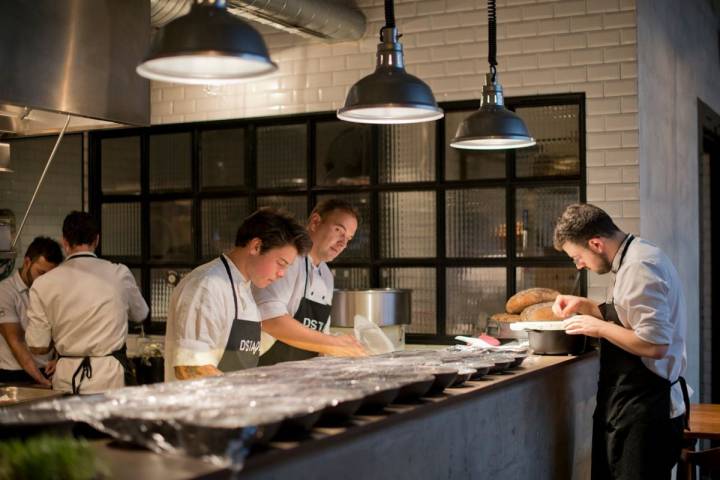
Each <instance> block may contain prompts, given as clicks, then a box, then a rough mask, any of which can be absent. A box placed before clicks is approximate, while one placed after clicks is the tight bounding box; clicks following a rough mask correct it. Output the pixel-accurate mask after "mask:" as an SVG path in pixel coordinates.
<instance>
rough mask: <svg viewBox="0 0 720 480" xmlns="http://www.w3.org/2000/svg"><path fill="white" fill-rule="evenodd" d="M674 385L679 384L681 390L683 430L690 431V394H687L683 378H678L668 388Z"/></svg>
mask: <svg viewBox="0 0 720 480" xmlns="http://www.w3.org/2000/svg"><path fill="white" fill-rule="evenodd" d="M676 383H679V384H680V390H682V395H683V403H684V404H685V415H684V417H685V418H684V423H685V430H690V393H689V392H688V387H687V382H686V381H685V377H682V376H680V377H678V378H677V380H675V381H674V382H672V383H671V384H670V386H671V387H672V386H673V385H675V384H676Z"/></svg>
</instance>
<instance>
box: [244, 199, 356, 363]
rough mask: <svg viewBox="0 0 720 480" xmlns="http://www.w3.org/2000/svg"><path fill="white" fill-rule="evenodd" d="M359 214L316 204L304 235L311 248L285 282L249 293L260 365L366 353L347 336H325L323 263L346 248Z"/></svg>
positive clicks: (327, 303)
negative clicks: (256, 314)
mask: <svg viewBox="0 0 720 480" xmlns="http://www.w3.org/2000/svg"><path fill="white" fill-rule="evenodd" d="M358 221H359V214H358V212H357V209H355V207H353V206H352V205H351V204H350V203H348V202H346V201H344V200H340V199H336V198H331V199H327V200H324V201H322V202H320V203H318V204H317V205H316V206H315V208H314V209H313V211H312V213H311V214H310V218H309V220H308V225H307V230H308V232H309V234H310V238H311V239H312V242H313V246H312V249H311V250H310V252H309V253H308V254H307V255H301V256H298V257H297V259H296V260H295V262H293V264H292V265H291V266H290V268H288V271H287V273H286V274H285V276H284V277H283V278H281V279H280V280H278V281H277V282H275V283H273V284H272V285H270V286H269V287H267V288H262V289H261V288H253V295H254V297H255V300H256V301H257V304H258V308H259V309H260V315H261V317H262V319H263V323H262V330H263V333H262V343H261V356H260V365H261V366H262V365H274V364H275V363H278V362H287V361H293V360H304V359H307V358H312V357H314V356H317V354H318V353H323V354H328V355H343V356H362V355H365V354H366V353H365V351H364V350H363V348H362V346H361V345H360V344H359V343H358V342H357V340H356V339H355V337H353V336H350V335H339V336H333V335H328V334H327V332H328V331H329V329H330V308H331V305H332V297H333V283H334V280H333V275H332V273H331V272H330V269H329V268H328V266H327V263H326V262H330V261H332V260H334V259H335V258H336V257H337V256H338V255H340V254H341V253H342V252H343V250H345V248H346V247H347V245H348V243H349V242H350V240H352V238H353V236H354V235H355V231H356V230H357V227H358Z"/></svg>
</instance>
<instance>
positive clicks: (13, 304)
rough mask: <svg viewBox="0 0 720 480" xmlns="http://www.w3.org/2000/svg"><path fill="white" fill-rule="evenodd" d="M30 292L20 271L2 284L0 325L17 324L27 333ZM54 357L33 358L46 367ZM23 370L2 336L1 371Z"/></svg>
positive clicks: (0, 338) (39, 356) (50, 354)
mask: <svg viewBox="0 0 720 480" xmlns="http://www.w3.org/2000/svg"><path fill="white" fill-rule="evenodd" d="M29 290H30V289H29V288H28V287H27V285H25V282H24V281H23V279H22V277H21V276H20V270H17V271H15V273H13V274H12V275H10V276H9V277H8V278H6V279H5V280H3V281H2V282H0V323H17V324H19V325H20V328H22V330H23V332H24V331H25V329H26V328H27V306H28V302H29V299H30V297H29V294H28V291H29ZM52 355H53V354H52V353H47V354H45V355H33V358H34V359H35V363H36V364H37V366H38V367H44V366H45V365H47V362H48V360H50V358H51V357H52ZM22 369H23V368H22V366H21V365H20V364H19V363H18V361H17V359H16V358H15V356H14V355H13V353H12V350H11V349H10V345H8V343H7V341H6V340H5V337H3V336H2V335H0V370H22Z"/></svg>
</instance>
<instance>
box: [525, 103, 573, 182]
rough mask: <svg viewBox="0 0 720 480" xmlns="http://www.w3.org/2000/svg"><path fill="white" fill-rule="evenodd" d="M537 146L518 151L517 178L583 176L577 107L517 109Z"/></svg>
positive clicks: (560, 106) (556, 106) (559, 106)
mask: <svg viewBox="0 0 720 480" xmlns="http://www.w3.org/2000/svg"><path fill="white" fill-rule="evenodd" d="M516 113H517V114H518V115H519V116H520V117H521V118H522V119H523V120H524V121H525V124H526V125H527V127H528V130H530V135H532V136H533V137H534V138H535V141H536V142H537V144H536V145H535V146H533V147H529V148H519V149H517V156H516V159H517V160H516V174H517V176H518V177H531V176H534V177H538V176H550V175H579V174H580V122H579V120H578V115H579V107H578V105H547V106H544V107H525V108H518V109H517V110H516Z"/></svg>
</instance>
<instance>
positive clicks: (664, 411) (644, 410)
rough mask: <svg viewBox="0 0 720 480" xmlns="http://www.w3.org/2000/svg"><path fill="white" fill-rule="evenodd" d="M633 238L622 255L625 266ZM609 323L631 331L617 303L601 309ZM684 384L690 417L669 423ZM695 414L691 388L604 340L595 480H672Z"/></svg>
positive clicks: (595, 418) (594, 453) (595, 429)
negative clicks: (677, 387)
mask: <svg viewBox="0 0 720 480" xmlns="http://www.w3.org/2000/svg"><path fill="white" fill-rule="evenodd" d="M633 239H634V238H633V237H632V236H631V235H629V236H628V240H627V242H626V243H625V248H624V249H623V251H622V254H621V255H620V265H619V266H618V269H619V268H620V266H622V262H623V259H624V258H625V254H626V253H627V249H628V247H629V246H630V243H632V241H633ZM600 312H601V313H602V315H603V318H604V319H605V320H606V321H608V322H613V323H615V324H617V325H620V326H622V327H623V328H625V327H624V326H623V325H622V323H621V322H620V320H619V318H618V315H617V311H616V310H615V305H614V303H613V301H610V302H608V303H604V304H602V305H600ZM678 381H680V384H681V386H682V388H683V396H684V398H685V411H686V414H685V416H680V417H678V418H674V419H671V418H669V412H670V389H671V387H672V385H673V384H675V383H676V382H678ZM689 414H690V405H689V402H688V395H687V387H686V385H685V380H684V379H683V378H682V377H680V378H679V379H678V380H676V381H675V382H672V383H671V382H670V381H669V380H667V379H665V378H662V377H660V376H659V375H657V374H655V373H654V372H652V371H650V369H648V368H647V367H646V366H645V364H644V363H643V362H642V359H641V357H639V356H637V355H633V354H632V353H630V352H627V351H625V350H623V349H622V348H620V347H618V346H616V345H614V344H613V343H611V342H609V341H607V340H605V339H601V340H600V378H599V381H598V393H597V406H596V408H595V414H594V415H593V438H592V479H593V480H604V479H627V480H631V479H632V480H642V479H652V480H659V479H669V478H670V473H671V470H672V467H673V465H674V464H675V463H676V461H677V459H678V458H679V456H680V449H681V444H682V443H681V442H682V435H683V427H685V426H686V425H687V420H688V417H689Z"/></svg>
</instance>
